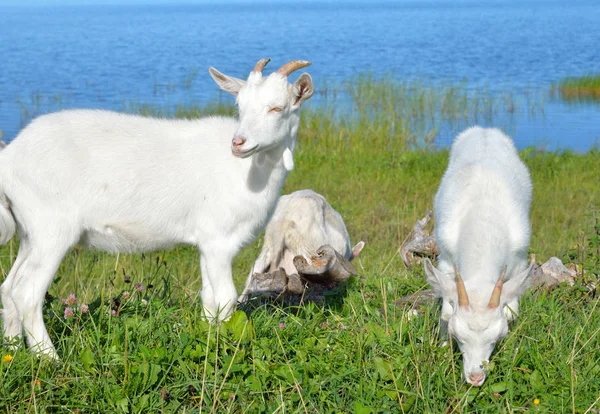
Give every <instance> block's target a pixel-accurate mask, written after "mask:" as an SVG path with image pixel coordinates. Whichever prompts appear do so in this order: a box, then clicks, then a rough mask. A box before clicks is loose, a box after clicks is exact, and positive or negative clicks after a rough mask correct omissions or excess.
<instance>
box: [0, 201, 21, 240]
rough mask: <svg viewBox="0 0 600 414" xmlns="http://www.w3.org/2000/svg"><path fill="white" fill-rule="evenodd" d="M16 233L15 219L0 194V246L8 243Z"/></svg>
mask: <svg viewBox="0 0 600 414" xmlns="http://www.w3.org/2000/svg"><path fill="white" fill-rule="evenodd" d="M16 231H17V225H16V223H15V218H14V217H13V215H12V212H11V211H10V206H9V205H8V200H7V199H6V197H5V196H4V194H2V193H1V192H0V245H3V244H6V243H8V241H9V240H10V239H12V237H13V236H14V235H15V232H16Z"/></svg>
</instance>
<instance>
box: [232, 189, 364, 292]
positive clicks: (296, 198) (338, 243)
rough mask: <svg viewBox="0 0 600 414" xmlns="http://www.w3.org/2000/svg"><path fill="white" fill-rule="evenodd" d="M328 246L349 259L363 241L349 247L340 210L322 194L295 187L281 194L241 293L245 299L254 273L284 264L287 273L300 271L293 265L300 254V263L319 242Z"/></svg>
mask: <svg viewBox="0 0 600 414" xmlns="http://www.w3.org/2000/svg"><path fill="white" fill-rule="evenodd" d="M325 245H328V246H331V247H332V248H333V249H334V250H335V251H336V252H337V253H339V254H340V255H341V256H342V257H343V258H344V259H346V260H352V259H353V258H355V257H356V256H358V255H359V254H360V252H361V251H362V249H363V247H364V245H365V243H364V242H362V241H361V242H359V243H357V244H356V246H354V247H353V248H351V245H350V236H349V235H348V231H347V230H346V225H345V224H344V220H343V219H342V216H341V215H340V213H338V212H337V211H335V210H334V209H333V207H331V205H329V203H328V202H327V200H325V198H324V197H323V196H322V195H320V194H317V193H315V192H314V191H312V190H301V191H296V192H294V193H292V194H288V195H284V196H281V198H280V199H279V202H278V203H277V208H276V209H275V213H274V214H273V217H272V218H271V221H270V222H269V224H268V225H267V228H266V230H265V240H264V244H263V248H262V250H261V252H260V254H259V256H258V258H257V259H256V262H255V263H254V266H252V270H251V271H250V274H249V275H248V280H247V282H246V287H245V288H244V292H243V293H242V295H241V296H240V301H241V302H242V301H245V300H246V299H247V298H248V295H249V294H251V293H252V292H250V290H251V289H250V285H251V281H252V277H253V275H254V274H255V273H264V272H273V271H276V270H277V269H279V268H283V270H284V271H285V273H286V274H287V275H294V274H299V273H301V272H299V271H298V269H297V268H296V267H297V266H296V263H298V259H296V261H295V260H294V259H295V258H296V256H301V258H302V262H303V263H308V264H310V263H311V259H312V258H313V257H315V256H317V253H318V251H319V249H320V248H321V247H322V246H325Z"/></svg>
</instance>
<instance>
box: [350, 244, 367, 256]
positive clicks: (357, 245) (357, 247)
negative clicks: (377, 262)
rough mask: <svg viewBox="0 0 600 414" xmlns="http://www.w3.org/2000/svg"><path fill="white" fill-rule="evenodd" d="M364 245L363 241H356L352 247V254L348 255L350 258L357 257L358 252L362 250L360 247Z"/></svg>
mask: <svg viewBox="0 0 600 414" xmlns="http://www.w3.org/2000/svg"><path fill="white" fill-rule="evenodd" d="M364 247H365V242H364V241H359V242H358V243H356V246H354V247H353V248H352V255H351V256H350V260H352V259H354V258H356V257H358V255H359V254H360V252H362V249H363V248H364Z"/></svg>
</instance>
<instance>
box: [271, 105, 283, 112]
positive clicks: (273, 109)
mask: <svg viewBox="0 0 600 414" xmlns="http://www.w3.org/2000/svg"><path fill="white" fill-rule="evenodd" d="M282 111H283V108H282V107H280V106H274V107H273V108H271V109H269V112H276V113H279V112H282Z"/></svg>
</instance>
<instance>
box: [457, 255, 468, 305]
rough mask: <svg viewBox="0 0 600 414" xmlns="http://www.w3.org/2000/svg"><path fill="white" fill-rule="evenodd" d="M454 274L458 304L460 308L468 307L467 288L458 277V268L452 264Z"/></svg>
mask: <svg viewBox="0 0 600 414" xmlns="http://www.w3.org/2000/svg"><path fill="white" fill-rule="evenodd" d="M454 275H455V276H456V291H457V292H458V306H459V307H461V308H469V296H468V295H467V289H466V288H465V284H464V282H463V280H462V277H460V273H459V272H458V268H457V267H456V265H454Z"/></svg>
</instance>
